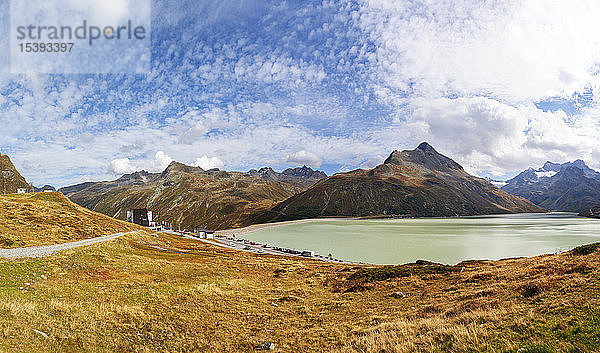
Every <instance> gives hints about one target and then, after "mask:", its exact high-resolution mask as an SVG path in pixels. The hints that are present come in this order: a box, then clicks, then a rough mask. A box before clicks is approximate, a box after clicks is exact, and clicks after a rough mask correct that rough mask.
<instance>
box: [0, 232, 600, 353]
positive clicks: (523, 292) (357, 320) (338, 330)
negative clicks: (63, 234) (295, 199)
mask: <svg viewBox="0 0 600 353" xmlns="http://www.w3.org/2000/svg"><path fill="white" fill-rule="evenodd" d="M165 250H170V251H165ZM599 264H600V252H598V251H596V250H594V251H592V252H587V254H585V255H575V253H574V252H569V253H564V254H560V255H547V256H539V257H536V258H531V259H511V260H503V261H497V262H492V261H471V262H464V263H462V264H460V265H459V266H442V265H436V264H432V263H427V262H419V263H415V264H411V265H407V266H390V267H380V266H373V267H362V266H353V265H341V264H330V263H324V262H316V261H312V260H306V259H294V258H284V257H273V256H267V255H262V256H261V255H253V254H248V253H241V252H236V251H233V250H227V249H222V248H217V247H215V246H213V245H210V244H206V243H201V242H197V241H194V240H187V239H182V238H179V237H175V236H171V235H165V234H161V235H154V236H153V235H149V234H146V233H137V234H130V235H127V236H125V237H122V238H119V239H117V240H113V241H110V242H106V243H101V244H96V245H92V246H89V247H84V248H78V249H74V250H69V251H66V252H63V253H59V254H56V255H54V256H52V257H49V258H47V259H23V260H0V313H1V314H0V351H6V352H23V351H25V352H28V351H29V352H33V351H35V352H40V351H47V352H106V351H111V352H116V351H119V352H121V351H122V352H125V351H127V352H253V351H255V347H256V346H257V345H260V344H262V343H266V342H268V343H273V344H274V345H275V351H280V352H588V351H589V352H593V351H597V350H598V349H600V309H599V308H600V306H599V304H600V288H599V281H600V271H599V270H598V265H599ZM357 285H361V286H362V287H363V288H362V290H357V291H348V289H350V288H352V287H353V286H357Z"/></svg>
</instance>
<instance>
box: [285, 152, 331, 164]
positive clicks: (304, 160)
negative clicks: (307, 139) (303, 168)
mask: <svg viewBox="0 0 600 353" xmlns="http://www.w3.org/2000/svg"><path fill="white" fill-rule="evenodd" d="M285 161H286V162H287V163H294V164H298V165H307V166H309V167H313V168H319V167H320V166H321V164H322V163H323V160H322V159H321V158H319V156H317V155H316V154H314V153H312V152H307V151H305V150H302V151H298V152H296V153H294V154H291V155H288V156H287V157H286V158H285Z"/></svg>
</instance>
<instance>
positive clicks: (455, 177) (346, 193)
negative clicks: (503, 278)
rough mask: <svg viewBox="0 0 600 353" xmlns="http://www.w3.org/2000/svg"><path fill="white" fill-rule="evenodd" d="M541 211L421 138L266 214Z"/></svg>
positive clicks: (280, 217) (297, 216)
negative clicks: (408, 148)
mask: <svg viewBox="0 0 600 353" xmlns="http://www.w3.org/2000/svg"><path fill="white" fill-rule="evenodd" d="M542 211H543V210H542V209H541V208H540V207H537V206H535V205H533V204H532V203H530V202H529V201H527V200H524V199H522V198H520V197H517V196H512V195H509V194H507V193H506V192H504V191H502V190H500V189H498V188H497V187H495V186H493V185H492V184H490V183H489V182H488V181H486V180H484V179H481V178H477V177H474V176H472V175H469V174H468V173H467V172H465V171H464V170H463V168H462V167H461V166H460V165H459V164H458V163H456V162H454V161H453V160H452V159H450V158H448V157H445V156H443V155H441V154H439V153H438V152H437V151H436V150H435V149H434V148H433V147H432V146H430V145H429V144H427V143H422V144H421V145H419V146H418V147H417V148H416V149H414V150H412V151H402V152H400V151H394V152H393V153H392V154H391V155H390V157H389V158H388V159H387V160H386V161H385V162H384V164H382V165H379V166H377V167H376V168H374V169H371V170H362V169H359V170H355V171H352V172H348V173H340V174H335V175H333V176H331V177H329V178H326V179H324V180H322V181H320V182H318V183H317V184H315V185H313V186H312V187H310V188H309V189H308V190H306V191H304V192H302V193H300V194H298V195H295V196H293V197H291V198H289V199H287V200H286V201H284V202H282V203H280V204H278V205H276V206H275V207H274V208H273V209H272V210H271V211H270V212H269V213H268V214H266V215H265V218H264V220H275V221H282V220H291V219H301V218H314V217H322V216H347V217H365V216H380V215H410V216H418V217H436V216H469V215H483V214H499V213H517V212H542Z"/></svg>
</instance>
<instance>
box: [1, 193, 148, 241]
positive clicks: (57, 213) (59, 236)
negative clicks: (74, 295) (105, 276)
mask: <svg viewBox="0 0 600 353" xmlns="http://www.w3.org/2000/svg"><path fill="white" fill-rule="evenodd" d="M141 229H142V228H141V227H138V226H136V225H134V224H131V223H127V222H123V221H119V220H116V219H113V218H111V217H108V216H105V215H102V214H99V213H96V212H93V211H90V210H88V209H86V208H83V207H80V206H77V205H75V204H74V203H72V202H71V201H69V200H68V199H67V198H66V197H64V196H63V195H62V194H60V193H35V194H33V193H31V194H12V195H0V248H18V247H25V246H36V245H49V244H57V243H65V242H69V241H75V240H81V239H87V238H94V237H99V236H102V235H109V234H114V233H118V232H123V231H132V230H141Z"/></svg>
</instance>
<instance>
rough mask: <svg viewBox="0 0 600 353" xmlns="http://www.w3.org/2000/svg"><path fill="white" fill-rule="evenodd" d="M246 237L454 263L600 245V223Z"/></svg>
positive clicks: (450, 223) (362, 225)
mask: <svg viewBox="0 0 600 353" xmlns="http://www.w3.org/2000/svg"><path fill="white" fill-rule="evenodd" d="M242 237H243V238H245V239H249V240H252V241H257V242H260V243H263V244H269V245H272V246H280V247H287V248H292V249H297V250H314V251H315V252H316V253H317V254H320V255H323V256H326V255H328V254H332V255H333V256H334V257H335V258H339V259H343V260H350V261H357V262H366V263H372V264H402V263H408V262H414V261H416V260H419V259H423V260H429V261H434V262H441V263H445V264H456V263H459V262H460V261H463V260H477V259H490V260H498V259H502V258H509V257H520V256H535V255H541V254H549V253H556V252H560V251H565V250H570V249H572V248H574V247H577V246H579V245H584V244H590V243H595V242H600V220H599V219H589V218H583V217H578V216H577V215H575V214H572V213H548V214H514V215H498V216H483V217H462V218H418V219H375V220H318V221H315V222H310V223H298V224H288V225H281V226H275V227H270V228H266V229H262V230H259V231H256V232H253V233H249V234H245V235H243V236H242Z"/></svg>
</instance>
